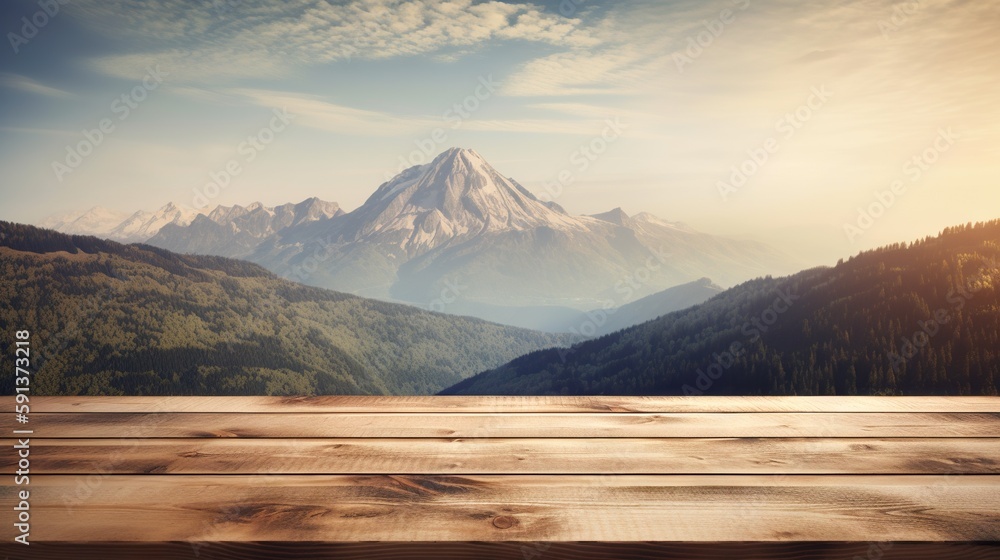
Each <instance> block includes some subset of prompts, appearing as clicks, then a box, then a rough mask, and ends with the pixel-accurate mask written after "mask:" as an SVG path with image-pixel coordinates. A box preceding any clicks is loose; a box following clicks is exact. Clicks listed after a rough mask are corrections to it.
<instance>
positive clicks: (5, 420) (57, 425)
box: [0, 413, 1000, 439]
mask: <svg viewBox="0 0 1000 560" xmlns="http://www.w3.org/2000/svg"><path fill="white" fill-rule="evenodd" d="M24 427H26V426H24V425H17V424H14V416H13V415H12V414H7V415H0V433H10V430H12V429H16V428H24ZM31 427H32V428H33V429H34V430H35V432H36V433H35V434H34V437H35V438H37V439H40V438H45V437H50V438H60V439H62V438H163V437H169V438H178V437H192V438H201V437H341V438H412V437H430V438H441V437H448V438H483V437H505V438H531V437H544V438H552V437H591V438H593V437H615V438H621V437H629V438H649V437H655V438H662V437H685V438H690V437H712V438H730V437H855V438H857V437H994V436H996V435H997V434H1000V414H995V413H976V414H959V413H912V414H901V413H838V414H814V413H763V414H762V413H676V414H665V413H661V414H632V413H629V414H622V413H601V414H588V413H577V414H563V413H549V414H539V413H525V414H469V413H462V414H457V413H456V414H448V415H440V414H427V413H413V414H301V413H295V414H266V413H260V414H235V413H216V414H206V413H176V414H174V413H167V414H125V413H121V414H119V413H92V414H66V413H42V414H39V413H35V414H33V415H32V425H31Z"/></svg>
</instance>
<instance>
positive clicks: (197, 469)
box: [0, 438, 1000, 475]
mask: <svg viewBox="0 0 1000 560" xmlns="http://www.w3.org/2000/svg"><path fill="white" fill-rule="evenodd" d="M15 443H16V441H15V440H0V447H3V448H8V449H9V448H10V447H11V446H13V445H14V444H15ZM31 458H32V464H31V468H32V472H33V473H36V474H80V475H86V474H89V473H92V472H94V471H95V469H100V472H104V473H107V474H153V473H155V474H255V473H270V474H364V473H372V474H504V473H510V474H948V473H962V474H1000V439H997V438H965V439H963V438H933V439H923V438H905V439H886V438H832V439H825V438H820V439H802V438H787V439H783V438H768V439H758V438H730V439H706V438H691V439H683V438H664V439H624V438H622V439H589V438H580V439H557V438H556V439H553V438H540V439H503V438H496V439H466V440H463V439H336V438H331V439H300V438H294V439H287V440H282V439H245V438H221V439H205V438H202V439H147V440H134V441H131V442H129V443H127V444H123V443H122V442H120V441H118V440H114V439H110V440H109V439H58V440H49V439H40V440H35V442H34V444H33V446H32V448H31ZM16 469H17V466H16V458H15V457H14V456H13V454H5V455H2V456H0V472H2V473H3V474H11V473H13V472H14V471H15V470H16Z"/></svg>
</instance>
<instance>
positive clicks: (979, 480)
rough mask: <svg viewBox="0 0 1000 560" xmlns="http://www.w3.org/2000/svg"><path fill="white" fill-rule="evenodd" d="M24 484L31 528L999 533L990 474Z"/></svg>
mask: <svg viewBox="0 0 1000 560" xmlns="http://www.w3.org/2000/svg"><path fill="white" fill-rule="evenodd" d="M81 485H82V486H81ZM16 490H17V487H14V486H10V485H5V486H3V487H2V488H0V494H2V496H3V499H4V500H5V503H11V500H12V499H13V495H14V492H15V491H16ZM31 496H32V508H31V513H32V515H31V521H32V526H31V535H32V540H33V541H35V542H54V541H93V540H95V539H102V540H114V541H118V542H134V541H144V542H163V541H195V542H200V541H223V542H224V541H317V540H322V541H355V542H356V541H392V542H401V541H437V540H446V541H456V540H461V541H552V540H555V541H578V540H594V541H692V542H718V541H725V542H738V541H761V542H763V541H814V540H816V541H836V540H844V539H845V538H849V539H850V540H854V541H886V540H898V541H914V542H922V541H996V540H1000V476H995V475H963V476H930V477H928V476H839V475H832V476H808V475H803V476H790V477H789V476H756V475H747V476H735V475H724V476H711V475H697V476H669V475H657V476H652V475H619V476H610V477H608V476H604V477H602V476H465V477H460V476H408V475H400V476H301V475H300V476H293V475H270V476H267V475H261V476H243V475H229V476H200V475H192V476H156V475H152V476H144V475H109V476H95V477H94V480H90V481H88V479H87V478H84V477H75V476H59V475H39V476H33V477H32V479H31ZM14 531H15V529H14V527H13V526H12V525H11V524H0V541H4V542H10V541H11V540H12V538H13V536H14Z"/></svg>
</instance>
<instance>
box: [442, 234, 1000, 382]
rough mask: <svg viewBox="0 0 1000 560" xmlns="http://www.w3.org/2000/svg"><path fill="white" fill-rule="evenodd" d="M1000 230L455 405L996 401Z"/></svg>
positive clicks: (555, 355) (588, 345) (834, 278)
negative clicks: (900, 398) (840, 398)
mask: <svg viewBox="0 0 1000 560" xmlns="http://www.w3.org/2000/svg"><path fill="white" fill-rule="evenodd" d="M998 387H1000V220H997V221H992V222H987V223H979V224H974V225H973V224H967V225H964V226H958V227H953V228H948V229H946V230H945V231H944V232H942V234H941V235H940V236H938V237H933V238H926V239H923V240H920V241H918V242H914V243H910V244H906V243H898V244H895V245H891V246H888V247H884V248H882V249H878V250H873V251H867V252H864V253H861V254H859V255H857V256H855V257H853V258H850V259H848V260H846V261H841V262H839V263H838V264H837V265H836V266H835V267H829V268H828V267H822V268H815V269H811V270H806V271H803V272H800V273H798V274H794V275H792V276H788V277H784V278H770V277H766V278H759V279H756V280H752V281H749V282H746V283H743V284H741V285H738V286H736V287H734V288H731V289H729V290H726V291H725V292H723V293H721V294H719V295H717V296H715V297H712V298H711V299H709V300H708V301H706V302H705V303H702V304H701V305H698V306H695V307H692V308H689V309H685V310H682V311H676V312H673V313H670V314H668V315H665V316H663V317H660V318H659V319H656V320H653V321H650V322H647V323H643V324H642V325H638V326H633V327H630V328H627V329H624V330H621V331H618V332H615V333H612V334H609V335H607V336H603V337H600V338H597V339H594V340H589V341H585V342H581V343H579V344H576V345H573V346H572V347H568V348H560V349H549V350H540V351H537V352H534V353H532V354H528V355H526V356H522V357H520V358H517V359H516V360H514V361H512V362H510V363H508V364H506V365H504V366H501V367H499V368H496V369H493V370H490V371H487V372H484V373H481V374H479V375H477V376H475V377H472V378H470V379H467V380H464V381H462V382H460V383H458V384H456V385H455V386H453V387H451V388H449V389H448V390H446V391H444V394H459V395H551V394H569V395H609V394H615V395H703V394H714V395H835V394H836V395H855V394H861V395H872V394H888V395H901V394H910V395H996V394H997V388H998Z"/></svg>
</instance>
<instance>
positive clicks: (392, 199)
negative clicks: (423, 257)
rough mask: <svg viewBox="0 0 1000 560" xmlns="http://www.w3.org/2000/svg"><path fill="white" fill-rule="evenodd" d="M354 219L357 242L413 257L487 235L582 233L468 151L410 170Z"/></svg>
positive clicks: (574, 223) (451, 151)
mask: <svg viewBox="0 0 1000 560" xmlns="http://www.w3.org/2000/svg"><path fill="white" fill-rule="evenodd" d="M349 216H350V218H351V221H352V222H353V223H355V224H356V228H357V229H356V230H355V234H354V235H353V236H352V237H353V238H354V239H355V240H362V239H366V240H374V239H373V238H378V239H380V240H381V241H390V242H392V243H394V244H398V245H399V247H400V248H402V249H405V250H407V252H410V253H412V252H420V251H422V250H426V249H428V248H430V247H434V246H437V245H440V244H441V243H444V242H447V241H450V240H452V239H456V238H463V237H465V236H467V235H474V234H479V233H482V232H485V231H501V230H528V229H532V228H537V227H541V226H548V227H552V228H555V229H579V228H581V227H582V226H581V224H580V223H579V221H578V220H577V219H575V218H572V217H570V216H568V215H565V214H564V213H561V212H558V211H557V210H555V209H553V208H550V207H549V206H546V205H545V204H543V203H542V202H541V201H539V200H538V199H537V198H535V197H534V196H533V195H532V194H531V193H530V192H528V191H527V190H525V189H524V188H523V187H520V186H519V185H517V184H516V183H514V182H513V181H512V180H510V179H508V178H507V177H505V176H503V175H501V174H500V173H499V172H498V171H497V170H496V169H494V168H493V166H491V165H490V164H489V163H487V162H486V160H485V159H483V157H482V156H481V155H479V153H477V152H476V151H475V150H469V149H462V148H451V149H449V150H447V151H445V152H443V153H442V154H440V155H438V156H437V157H436V158H434V160H433V161H431V162H430V163H428V164H426V165H419V166H415V167H411V168H409V169H406V170H405V171H403V172H402V173H400V174H399V175H397V176H396V177H395V178H393V179H392V180H391V181H389V182H387V183H385V184H383V185H382V186H381V187H379V189H378V190H377V191H375V193H374V194H373V195H372V196H371V197H370V198H369V199H368V201H367V202H365V204H364V205H363V206H361V207H360V208H358V209H357V210H355V211H354V212H352V213H351V214H350V215H349Z"/></svg>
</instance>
